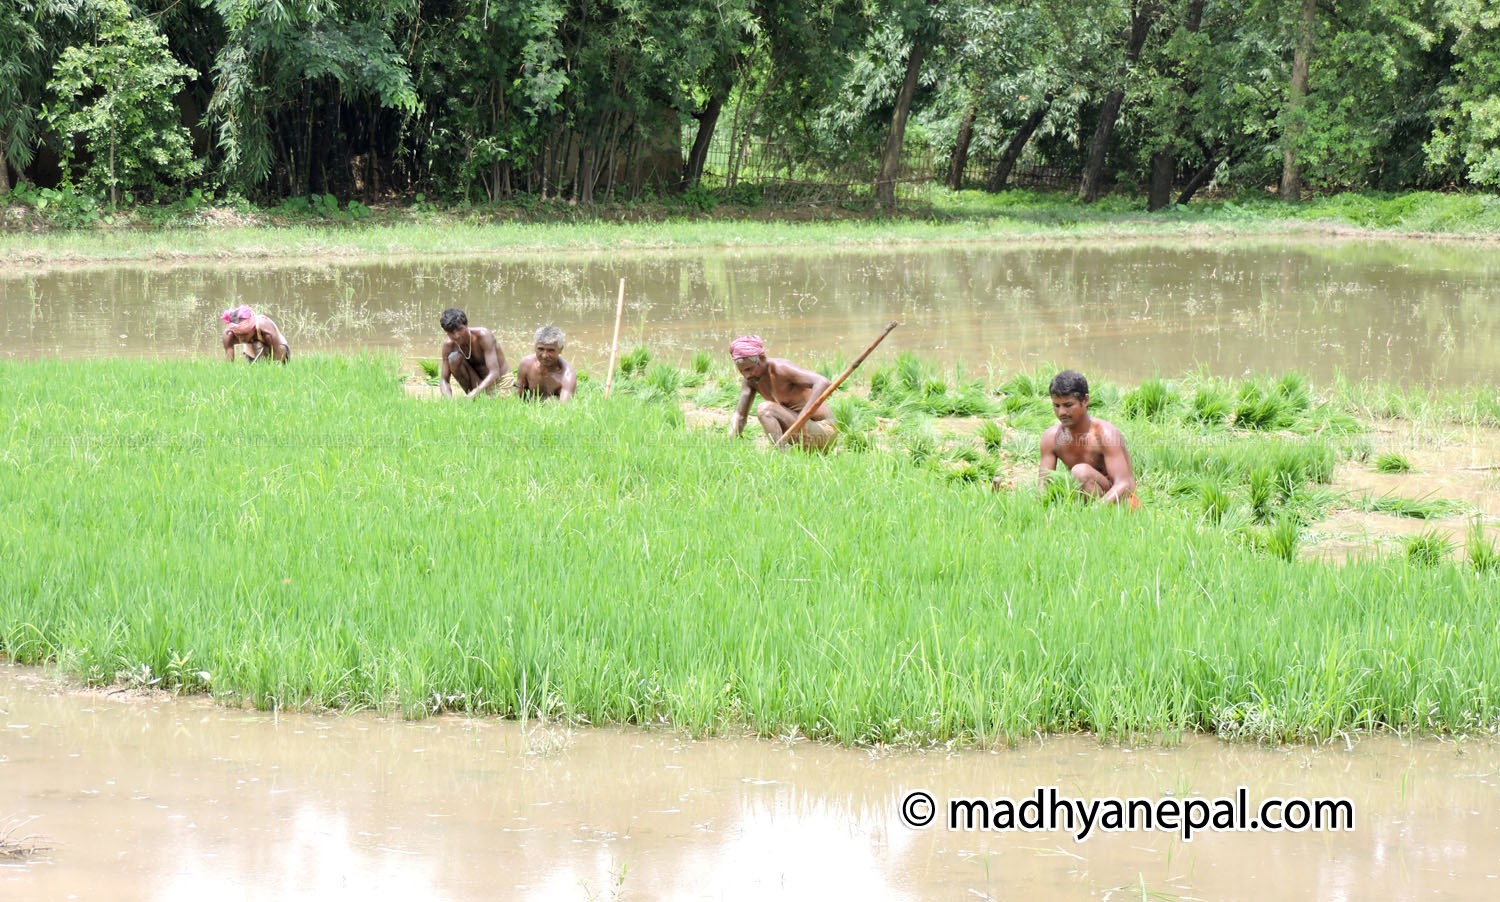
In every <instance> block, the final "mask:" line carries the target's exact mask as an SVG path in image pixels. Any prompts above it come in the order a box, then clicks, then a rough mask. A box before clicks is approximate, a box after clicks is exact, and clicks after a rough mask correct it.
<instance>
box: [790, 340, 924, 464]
mask: <svg viewBox="0 0 1500 902" xmlns="http://www.w3.org/2000/svg"><path fill="white" fill-rule="evenodd" d="M899 325H901V324H900V323H898V322H896V321H895V320H891V321H890V322H888V323H886V324H885V331H884V332H881V333H880V334H879V335H877V336H875V340H874V341H872V342H870V346H869V347H868V348H865V349H864V351H863V352H862V353H861V354H860V355H859V356H858V357H856V358H854V362H853V363H851V364H849V368H848V369H846V370H844V371H843V372H842V373H839V377H838V378H837V379H835V380H833V381H832V382H830V383H829V384H828V387H827V388H825V389H823V393H822V394H821V395H818V397H817V399H816V400H814V401H813V402H812V403H811V404H809V405H807V406H806V407H804V408H802V415H801V416H799V417H797V419H796V420H793V421H792V425H790V426H788V427H787V428H786V431H785V432H783V433H781V438H779V439H777V440H776V447H778V448H780V447H781V446H782V445H784V444H786V441H787V439H789V438H791V437H792V436H793V435H794V434H795V433H796V432H797V430H798V429H801V428H802V424H803V423H806V422H807V419H808V417H810V416H812V415H813V411H815V410H817V409H818V408H819V407H821V406H823V402H824V401H827V400H828V398H829V397H830V396H831V395H832V394H833V393H834V392H835V391H837V390H838V387H839V386H840V385H843V384H844V380H845V379H848V378H849V376H850V375H851V374H853V372H854V371H855V370H856V369H858V368H859V365H860V364H861V363H864V362H865V358H866V357H869V356H870V352H871V351H873V350H875V348H876V346H877V345H879V344H880V343H881V342H882V341H885V337H886V336H887V335H889V334H891V330H892V329H894V328H896V327H897V326H899Z"/></svg>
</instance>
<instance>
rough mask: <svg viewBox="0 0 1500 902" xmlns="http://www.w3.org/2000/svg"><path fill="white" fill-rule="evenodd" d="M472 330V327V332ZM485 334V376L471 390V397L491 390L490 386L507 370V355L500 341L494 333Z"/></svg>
mask: <svg viewBox="0 0 1500 902" xmlns="http://www.w3.org/2000/svg"><path fill="white" fill-rule="evenodd" d="M472 331H473V330H472V329H471V330H470V332H472ZM485 334H486V335H487V336H488V337H487V339H486V340H485V341H484V342H483V345H484V368H485V374H484V378H483V379H480V380H479V384H478V385H476V386H474V390H473V391H471V392H469V397H471V398H477V397H479V396H480V395H482V394H484V393H485V392H487V391H489V390H490V386H491V385H494V384H495V383H496V382H497V381H499V379H500V377H501V376H503V375H505V372H506V371H505V369H504V367H505V355H504V354H502V353H501V352H500V342H498V341H496V340H495V336H494V335H493V334H490V333H489V332H486V333H485Z"/></svg>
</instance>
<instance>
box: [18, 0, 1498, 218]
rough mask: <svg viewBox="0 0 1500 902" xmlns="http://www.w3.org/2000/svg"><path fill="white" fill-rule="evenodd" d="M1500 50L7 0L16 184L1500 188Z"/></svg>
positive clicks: (1023, 25) (746, 9)
mask: <svg viewBox="0 0 1500 902" xmlns="http://www.w3.org/2000/svg"><path fill="white" fill-rule="evenodd" d="M1497 56H1500V11H1497V10H1496V9H1495V8H1494V6H1493V4H1491V3H1489V2H1488V0H1419V2H1416V3H1410V2H1397V0H1300V2H1297V3H1286V2H1273V0H1246V2H1236V3H1225V2H1219V0H1105V2H1088V3H1084V2H1079V0H1050V2H1047V3H1041V2H1036V0H1009V2H998V3H997V2H991V0H947V2H944V3H930V2H918V0H825V2H821V3H790V2H785V0H722V2H713V3H710V2H707V0H656V2H642V0H578V2H566V3H565V2H560V0H427V2H422V0H365V2H361V3H353V2H344V3H337V2H333V0H200V2H198V3H196V4H182V3H178V2H176V0H171V2H169V0H134V2H130V0H0V157H3V159H4V161H5V162H6V163H7V164H8V166H3V165H0V193H4V192H6V191H8V190H9V189H10V187H11V186H12V184H13V183H14V180H15V179H16V178H17V177H19V178H21V179H22V180H23V181H24V182H26V183H32V184H34V185H37V186H40V187H43V188H48V189H53V188H61V189H62V190H63V191H65V192H76V193H78V194H80V195H84V196H88V197H92V198H95V199H96V200H104V199H108V200H111V201H114V200H117V199H118V197H117V196H118V195H119V194H120V193H121V192H122V191H124V192H133V193H134V195H135V197H136V199H138V200H162V199H171V198H172V197H173V196H174V195H176V196H187V195H189V194H191V193H192V192H194V191H197V192H200V194H202V195H205V196H206V195H212V194H215V193H219V194H233V195H238V196H244V197H247V198H250V199H252V200H256V201H259V202H265V203H274V202H278V201H282V200H286V199H293V198H296V199H305V198H307V197H309V196H314V195H316V196H317V197H319V198H322V197H328V196H332V197H335V198H337V199H339V200H340V201H346V200H349V199H352V198H356V197H358V198H360V199H362V200H364V201H366V202H368V201H370V200H371V199H372V198H375V197H389V196H398V197H399V196H406V197H414V196H415V195H417V194H422V195H423V196H424V197H432V198H444V199H452V200H471V201H479V200H499V199H502V198H507V197H514V196H517V195H524V196H527V197H533V198H538V199H542V200H546V199H551V198H560V199H565V200H568V201H572V202H577V203H585V204H588V203H593V202H595V201H598V200H611V199H628V198H639V197H641V196H642V195H647V194H649V195H657V196H659V195H662V194H668V193H678V192H681V193H683V194H684V195H685V196H686V197H689V198H694V197H701V198H705V201H704V202H705V203H706V202H709V200H711V198H712V197H713V194H712V192H729V193H731V194H732V196H735V197H751V198H753V197H756V196H760V195H761V193H762V192H764V191H766V190H770V189H773V188H774V189H776V190H784V189H787V188H788V187H790V188H791V189H792V190H799V191H808V190H812V189H813V188H814V187H818V186H823V187H826V186H841V187H842V188H843V189H844V190H845V191H859V192H864V193H866V194H868V195H869V196H873V197H876V198H878V199H879V200H880V201H881V202H882V203H884V204H886V205H890V204H893V203H894V202H895V199H896V186H897V185H899V184H906V183H911V182H925V181H927V180H932V179H945V180H946V181H947V182H948V184H949V186H950V187H953V188H961V187H974V188H985V189H987V190H991V191H996V190H1000V189H1001V188H1003V187H1005V186H1006V185H1007V183H1009V182H1012V181H1013V180H1015V179H1016V178H1017V177H1018V176H1019V175H1023V174H1026V173H1033V174H1034V173H1040V172H1045V173H1049V174H1050V176H1049V177H1051V178H1053V179H1054V180H1055V182H1054V183H1055V184H1058V185H1065V186H1067V187H1071V188H1076V189H1077V190H1078V191H1079V194H1080V197H1082V198H1083V199H1084V200H1086V201H1092V200H1094V199H1095V198H1097V197H1099V196H1100V195H1101V194H1103V193H1105V192H1107V191H1111V190H1113V191H1115V192H1117V193H1137V194H1141V195H1146V196H1149V198H1150V206H1151V207H1152V208H1153V209H1154V208H1160V207H1163V206H1167V205H1169V204H1171V203H1173V202H1174V201H1176V202H1185V201H1186V200H1188V199H1189V198H1191V197H1192V196H1193V195H1194V194H1195V193H1196V192H1197V191H1199V190H1201V189H1203V188H1204V187H1206V186H1215V187H1218V188H1223V189H1230V190H1239V189H1251V190H1260V189H1263V188H1266V187H1274V188H1275V189H1276V191H1277V192H1278V193H1279V194H1280V196H1282V197H1285V198H1288V199H1298V198H1301V197H1302V196H1303V194H1304V193H1305V192H1306V191H1308V190H1312V191H1317V192H1326V191H1337V190H1342V189H1346V188H1376V189H1381V190H1406V189H1412V188H1432V187H1449V186H1458V187H1461V186H1473V187H1492V186H1495V185H1500V162H1497V160H1500V129H1497V127H1496V125H1495V120H1496V116H1495V104H1496V103H1497V101H1496V99H1495V98H1496V93H1497V92H1496V87H1497V83H1496V74H1495V73H1496V71H1497V69H1496V66H1495V61H1496V59H1497ZM107 195H115V197H107Z"/></svg>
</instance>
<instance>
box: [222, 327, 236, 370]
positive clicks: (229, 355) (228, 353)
mask: <svg viewBox="0 0 1500 902" xmlns="http://www.w3.org/2000/svg"><path fill="white" fill-rule="evenodd" d="M236 344H238V342H236V341H235V336H234V330H233V329H225V330H224V359H225V360H226V361H228V362H230V363H234V346H235V345H236Z"/></svg>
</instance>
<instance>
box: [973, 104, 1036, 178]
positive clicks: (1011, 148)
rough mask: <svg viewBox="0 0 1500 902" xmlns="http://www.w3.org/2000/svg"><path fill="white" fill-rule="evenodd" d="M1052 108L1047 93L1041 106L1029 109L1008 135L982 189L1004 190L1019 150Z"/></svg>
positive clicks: (1014, 166) (1018, 155)
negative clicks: (1008, 138)
mask: <svg viewBox="0 0 1500 902" xmlns="http://www.w3.org/2000/svg"><path fill="white" fill-rule="evenodd" d="M1050 109H1052V95H1051V94H1048V95H1047V96H1046V97H1044V98H1042V104H1041V106H1039V107H1037V108H1036V109H1034V110H1032V111H1031V115H1030V116H1027V117H1026V121H1025V122H1022V123H1021V127H1020V128H1018V129H1016V133H1015V134H1013V135H1011V136H1010V140H1009V141H1007V142H1006V143H1005V152H1004V153H1002V154H1001V155H1000V162H999V163H996V164H995V171H994V172H991V173H990V178H989V181H988V182H986V183H985V186H984V190H986V191H988V192H990V193H991V194H995V193H997V192H1000V191H1004V190H1005V186H1006V184H1007V183H1008V182H1009V181H1010V173H1011V170H1013V169H1015V168H1016V161H1017V160H1019V159H1021V152H1022V151H1024V150H1025V149H1026V144H1027V142H1029V141H1030V140H1031V136H1032V135H1033V134H1034V133H1035V132H1036V130H1037V128H1038V127H1040V126H1041V124H1042V120H1043V119H1046V118H1047V111H1048V110H1050Z"/></svg>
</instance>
